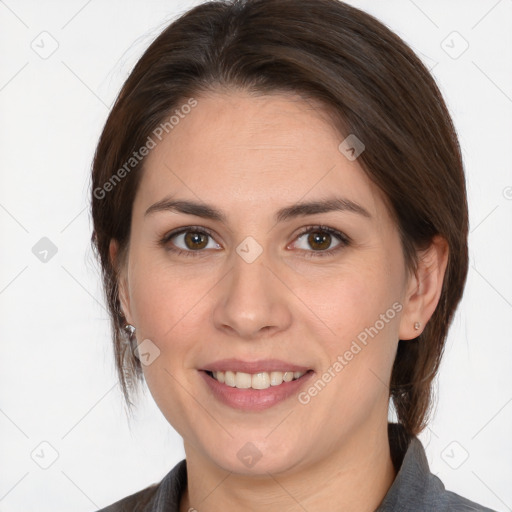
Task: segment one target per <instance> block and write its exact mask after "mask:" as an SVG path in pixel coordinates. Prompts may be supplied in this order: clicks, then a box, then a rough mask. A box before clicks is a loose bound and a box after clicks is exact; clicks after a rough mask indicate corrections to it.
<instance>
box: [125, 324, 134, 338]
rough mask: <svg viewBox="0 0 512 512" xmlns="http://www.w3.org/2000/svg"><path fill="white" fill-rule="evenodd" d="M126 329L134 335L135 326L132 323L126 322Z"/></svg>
mask: <svg viewBox="0 0 512 512" xmlns="http://www.w3.org/2000/svg"><path fill="white" fill-rule="evenodd" d="M124 329H125V331H126V332H127V333H128V334H130V335H133V334H134V333H135V327H134V326H133V325H132V324H126V325H125V326H124Z"/></svg>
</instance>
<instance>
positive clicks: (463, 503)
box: [431, 475, 496, 512]
mask: <svg viewBox="0 0 512 512" xmlns="http://www.w3.org/2000/svg"><path fill="white" fill-rule="evenodd" d="M431 481H432V487H433V488H435V489H436V492H433V493H432V494H431V506H432V510H436V511H437V510H439V511H446V512H496V511H495V510H492V509H490V508H487V507H484V506H483V505H480V504H479V503H475V502H474V501H471V500H469V499H468V498H464V497H463V496H461V495H459V494H457V493H455V492H453V491H449V490H447V489H446V488H445V486H444V484H443V483H442V482H441V480H439V478H438V477H437V476H435V475H431Z"/></svg>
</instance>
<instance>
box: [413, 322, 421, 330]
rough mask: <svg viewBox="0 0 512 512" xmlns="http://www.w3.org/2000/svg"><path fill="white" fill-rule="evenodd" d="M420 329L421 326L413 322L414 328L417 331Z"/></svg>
mask: <svg viewBox="0 0 512 512" xmlns="http://www.w3.org/2000/svg"><path fill="white" fill-rule="evenodd" d="M420 327H421V324H420V323H419V322H414V328H415V329H416V330H417V331H419V330H420Z"/></svg>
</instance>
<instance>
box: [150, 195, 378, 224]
mask: <svg viewBox="0 0 512 512" xmlns="http://www.w3.org/2000/svg"><path fill="white" fill-rule="evenodd" d="M163 211H169V212H175V213H184V214H188V215H195V216H196V217H201V218H203V219H211V220H215V221H219V222H222V223H226V220H227V216H226V214H225V213H224V212H222V211H221V210H218V209H217V208H215V207H214V206H211V205H208V204H206V203H198V202H194V201H188V200H173V199H170V198H164V199H162V200H161V201H158V202H156V203H155V204H153V205H151V206H150V207H149V208H148V209H147V210H146V212H145V213H144V216H147V215H150V214H153V213H156V212H163ZM336 211H338V212H350V213H357V214H359V215H362V216H364V217H367V218H369V219H371V217H372V216H371V215H370V213H369V212H368V211H367V210H366V209H365V208H363V207H362V206H361V205H360V204H358V203H355V202H354V201H351V200H350V199H346V198H343V197H333V198H331V199H325V200H319V201H311V202H302V203H296V204H293V205H291V206H287V207H285V208H282V209H280V210H278V211H277V213H276V214H275V216H274V219H275V222H276V223H279V222H285V221H288V220H290V219H294V218H297V217H305V216H307V215H315V214H317V213H328V212H336Z"/></svg>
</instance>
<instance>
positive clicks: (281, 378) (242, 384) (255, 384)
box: [205, 370, 313, 389]
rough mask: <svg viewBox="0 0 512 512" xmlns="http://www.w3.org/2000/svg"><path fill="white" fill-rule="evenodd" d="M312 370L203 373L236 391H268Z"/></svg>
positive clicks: (207, 371)
mask: <svg viewBox="0 0 512 512" xmlns="http://www.w3.org/2000/svg"><path fill="white" fill-rule="evenodd" d="M312 371H313V370H308V371H305V372H293V371H287V372H279V371H271V372H258V373H245V372H233V371H229V370H228V371H225V372H221V371H216V372H213V371H209V370H205V372H206V373H207V374H208V375H209V376H210V377H212V378H213V379H215V380H216V381H217V382H220V383H221V384H225V385H226V386H229V387H232V388H237V389H268V388H270V387H271V386H272V387H274V386H281V385H282V384H283V383H286V382H291V381H294V380H298V379H300V378H302V377H303V376H304V375H306V374H308V373H311V372H312Z"/></svg>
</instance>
